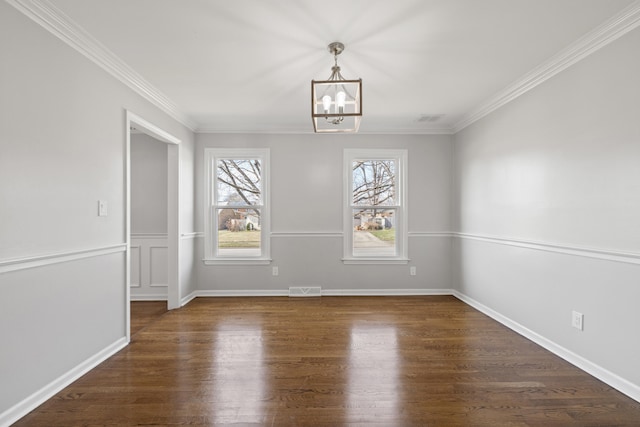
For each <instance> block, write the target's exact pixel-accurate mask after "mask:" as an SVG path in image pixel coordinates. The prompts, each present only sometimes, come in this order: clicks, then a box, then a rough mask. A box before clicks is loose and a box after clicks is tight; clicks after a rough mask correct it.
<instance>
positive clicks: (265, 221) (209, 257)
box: [203, 147, 271, 265]
mask: <svg viewBox="0 0 640 427" xmlns="http://www.w3.org/2000/svg"><path fill="white" fill-rule="evenodd" d="M203 157H204V165H203V166H204V169H203V170H204V186H203V189H204V194H203V200H204V203H203V207H204V212H203V214H204V237H205V239H204V259H203V261H204V263H205V265H220V264H268V263H270V262H271V259H270V254H271V194H270V193H271V191H270V190H271V189H270V175H271V150H270V149H269V148H215V147H207V148H205V149H204V156H203ZM218 159H260V160H261V161H262V169H261V171H260V179H261V185H262V188H261V191H262V193H261V198H262V199H261V204H260V205H256V206H255V208H257V209H260V211H261V219H260V237H261V238H260V254H259V256H246V257H233V256H229V257H225V256H220V255H218V254H217V238H218V237H217V236H218V232H217V231H218V224H217V221H218V219H217V216H216V215H215V210H216V209H224V208H227V206H223V205H219V204H218V203H217V200H216V199H217V194H216V192H217V188H216V187H215V185H216V182H217V178H216V170H217V166H216V162H217V160H218ZM228 208H233V206H229V207H228ZM256 252H257V251H256Z"/></svg>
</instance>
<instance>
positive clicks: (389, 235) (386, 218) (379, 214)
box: [353, 209, 396, 256]
mask: <svg viewBox="0 0 640 427" xmlns="http://www.w3.org/2000/svg"><path fill="white" fill-rule="evenodd" d="M395 219H396V210H395V209H354V210H353V255H355V256H395V255H396V228H395Z"/></svg>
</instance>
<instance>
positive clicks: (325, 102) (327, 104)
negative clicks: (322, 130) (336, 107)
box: [322, 95, 331, 114]
mask: <svg viewBox="0 0 640 427" xmlns="http://www.w3.org/2000/svg"><path fill="white" fill-rule="evenodd" d="M322 108H323V109H324V113H325V114H329V110H330V109H331V97H330V96H329V95H325V96H323V97H322Z"/></svg>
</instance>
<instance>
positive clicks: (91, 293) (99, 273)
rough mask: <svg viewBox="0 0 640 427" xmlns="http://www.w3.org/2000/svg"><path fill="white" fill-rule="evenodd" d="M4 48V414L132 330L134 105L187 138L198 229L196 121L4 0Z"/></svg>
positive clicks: (188, 192) (0, 287) (0, 273)
mask: <svg viewBox="0 0 640 427" xmlns="http://www.w3.org/2000/svg"><path fill="white" fill-rule="evenodd" d="M0 51H1V52H2V65H1V66H0V73H1V75H0V84H1V87H0V93H1V94H2V95H1V96H0V120H2V121H1V125H0V132H1V134H0V242H1V244H0V292H2V297H0V340H1V341H2V350H1V351H0V378H1V379H2V380H1V381H0V382H1V384H2V385H1V386H0V424H2V423H3V422H6V421H7V419H9V418H5V417H10V416H11V414H12V413H16V412H15V411H17V412H20V410H21V409H24V408H25V407H24V406H20V405H23V404H29V403H33V402H35V401H37V398H38V396H37V395H35V396H34V395H33V394H34V393H39V392H42V393H45V395H46V392H47V390H49V391H50V390H51V388H47V387H51V386H52V384H53V385H54V386H55V385H56V384H58V385H59V384H61V383H63V382H64V380H65V378H66V377H65V375H68V374H69V372H71V371H73V370H74V369H77V368H78V367H80V366H82V363H83V362H86V361H88V360H91V359H92V358H93V360H95V358H96V357H99V356H100V355H101V354H104V353H103V351H104V350H109V349H113V346H114V345H117V344H118V343H121V342H123V340H124V339H125V336H126V331H125V304H126V298H125V295H126V293H125V292H126V290H125V288H126V281H125V252H124V248H125V246H126V245H125V242H126V236H125V199H126V197H125V147H126V142H125V141H126V133H127V129H126V123H125V111H126V110H127V109H129V110H131V111H133V112H134V113H136V114H138V115H139V116H141V117H143V118H145V119H146V120H148V121H149V122H151V123H154V124H156V125H157V126H159V127H161V128H163V129H164V130H166V131H167V132H169V133H171V134H173V135H175V136H176V137H178V138H180V139H181V140H182V141H183V142H182V144H181V147H180V150H181V158H182V161H183V163H182V173H183V176H182V190H183V191H182V193H183V196H184V197H183V200H182V203H181V207H182V218H181V221H182V222H181V231H183V232H192V231H194V228H193V134H192V132H191V131H189V130H188V129H187V128H185V127H184V126H182V125H181V124H179V123H177V122H176V121H175V120H172V119H171V118H169V117H168V116H167V115H166V114H165V113H163V112H161V111H160V110H158V109H157V108H155V107H153V106H152V105H151V104H149V103H148V102H146V101H145V100H143V98H141V97H140V96H139V95H137V94H135V93H133V92H132V91H131V90H130V89H128V88H127V87H126V86H125V85H123V84H122V83H120V82H118V81H116V80H115V79H114V78H113V77H111V76H110V75H109V74H107V73H106V72H105V71H103V70H102V69H100V68H99V67H97V66H96V65H95V64H94V63H92V62H91V61H89V60H88V59H86V58H85V57H83V56H81V55H80V54H79V53H78V52H76V51H75V50H73V49H72V48H70V47H68V46H67V45H66V44H64V43H63V42H62V41H60V40H59V39H57V38H55V37H53V36H52V35H51V34H50V33H48V32H47V31H45V30H44V29H42V28H41V27H40V26H39V25H37V24H36V23H34V22H32V21H31V20H30V19H28V18H27V17H25V16H24V15H23V14H21V13H20V12H18V11H17V10H16V9H14V8H13V7H11V6H9V5H8V4H7V3H6V2H0ZM98 200H105V201H107V203H108V216H106V217H98V215H97V213H98ZM183 246H184V247H185V251H183V253H184V255H185V256H193V240H187V241H185V242H184V243H183ZM182 264H183V266H184V267H186V270H187V271H184V270H183V271H181V274H182V277H183V278H184V280H189V279H190V278H191V273H190V272H191V269H192V259H191V258H184V259H183V260H182ZM184 287H185V289H184V292H190V290H191V289H192V288H193V285H192V284H190V283H187V282H185V284H184ZM76 373H77V370H76ZM54 388H55V387H54ZM25 402H26V403H25ZM16 405H18V406H16ZM12 411H14V412H12Z"/></svg>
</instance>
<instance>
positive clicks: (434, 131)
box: [195, 123, 454, 135]
mask: <svg viewBox="0 0 640 427" xmlns="http://www.w3.org/2000/svg"><path fill="white" fill-rule="evenodd" d="M195 132H196V133H198V134H205V133H207V134H231V135H233V134H249V135H255V134H258V135H315V132H313V130H303V129H298V130H296V129H266V128H264V129H245V130H241V129H221V128H216V127H212V126H211V124H207V123H204V124H201V125H199V126H198V128H197V129H196V130H195ZM358 134H360V135H453V134H454V131H453V128H450V127H445V128H425V129H394V130H392V131H389V130H371V131H367V130H358Z"/></svg>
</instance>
